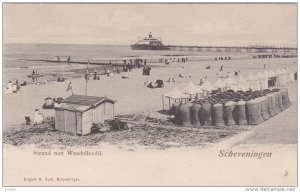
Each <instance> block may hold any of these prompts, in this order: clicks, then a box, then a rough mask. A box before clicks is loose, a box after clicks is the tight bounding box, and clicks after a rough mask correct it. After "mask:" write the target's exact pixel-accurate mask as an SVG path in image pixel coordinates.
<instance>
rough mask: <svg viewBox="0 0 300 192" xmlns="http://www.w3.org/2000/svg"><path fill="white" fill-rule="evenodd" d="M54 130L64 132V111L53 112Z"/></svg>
mask: <svg viewBox="0 0 300 192" xmlns="http://www.w3.org/2000/svg"><path fill="white" fill-rule="evenodd" d="M55 128H56V129H57V130H59V131H63V132H64V131H65V123H64V111H63V110H57V111H56V112H55Z"/></svg>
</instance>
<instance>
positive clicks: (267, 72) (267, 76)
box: [263, 70, 270, 89]
mask: <svg viewBox="0 0 300 192" xmlns="http://www.w3.org/2000/svg"><path fill="white" fill-rule="evenodd" d="M263 75H264V76H265V78H266V81H265V87H266V89H268V88H269V78H270V73H269V71H268V70H265V71H264V73H263Z"/></svg>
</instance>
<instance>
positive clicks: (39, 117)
mask: <svg viewBox="0 0 300 192" xmlns="http://www.w3.org/2000/svg"><path fill="white" fill-rule="evenodd" d="M24 118H25V121H26V125H31V119H30V116H27V115H24ZM43 122H44V115H43V114H42V113H41V112H40V110H39V109H35V111H34V115H33V126H36V125H39V124H42V123H43Z"/></svg>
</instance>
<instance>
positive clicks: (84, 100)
mask: <svg viewBox="0 0 300 192" xmlns="http://www.w3.org/2000/svg"><path fill="white" fill-rule="evenodd" d="M103 102H110V103H115V101H113V100H111V99H108V98H106V97H95V96H85V95H71V96H70V97H68V98H66V99H64V101H63V102H62V103H70V104H77V105H87V106H96V105H98V104H100V103H103Z"/></svg>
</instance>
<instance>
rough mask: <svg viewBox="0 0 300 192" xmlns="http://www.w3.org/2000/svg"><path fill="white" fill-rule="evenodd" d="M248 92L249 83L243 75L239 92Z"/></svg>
mask: <svg viewBox="0 0 300 192" xmlns="http://www.w3.org/2000/svg"><path fill="white" fill-rule="evenodd" d="M238 90H241V91H248V90H249V82H248V81H246V80H245V79H244V78H243V76H242V75H239V80H238V86H237V91H238Z"/></svg>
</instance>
